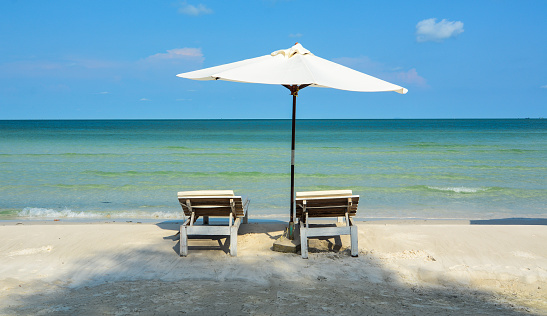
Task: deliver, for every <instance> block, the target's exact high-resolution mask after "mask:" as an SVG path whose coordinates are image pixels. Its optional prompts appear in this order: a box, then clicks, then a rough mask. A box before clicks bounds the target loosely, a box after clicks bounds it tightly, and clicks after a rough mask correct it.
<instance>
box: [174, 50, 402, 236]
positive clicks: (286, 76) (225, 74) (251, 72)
mask: <svg viewBox="0 0 547 316" xmlns="http://www.w3.org/2000/svg"><path fill="white" fill-rule="evenodd" d="M177 76H178V77H181V78H187V79H193V80H225V81H234V82H246V83H263V84H274V85H283V86H285V87H286V88H288V89H289V90H291V94H292V96H293V112H292V146H291V193H290V194H291V197H290V200H291V205H290V221H289V237H290V238H291V239H292V237H293V228H294V155H295V121H296V96H297V95H298V91H299V90H300V89H303V88H305V87H308V86H312V87H321V88H334V89H340V90H348V91H360V92H378V91H395V92H398V93H401V94H405V93H407V92H408V90H407V89H405V88H403V87H400V86H398V85H395V84H392V83H389V82H387V81H384V80H381V79H378V78H375V77H372V76H369V75H367V74H364V73H362V72H358V71H356V70H353V69H351V68H348V67H345V66H342V65H340V64H337V63H334V62H331V61H328V60H326V59H323V58H320V57H317V56H315V55H314V54H312V53H311V52H310V51H309V50H307V49H305V48H304V47H302V45H300V44H298V43H296V44H295V45H294V46H293V47H291V48H289V49H283V50H278V51H275V52H273V53H271V54H269V55H265V56H261V57H256V58H251V59H245V60H242V61H238V62H235V63H230V64H225V65H221V66H216V67H211V68H205V69H201V70H196V71H191V72H186V73H182V74H178V75H177Z"/></svg>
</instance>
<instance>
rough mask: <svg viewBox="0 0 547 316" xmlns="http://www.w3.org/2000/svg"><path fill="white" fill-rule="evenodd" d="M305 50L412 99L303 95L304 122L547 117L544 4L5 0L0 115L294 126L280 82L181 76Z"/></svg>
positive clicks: (323, 92) (314, 91)
mask: <svg viewBox="0 0 547 316" xmlns="http://www.w3.org/2000/svg"><path fill="white" fill-rule="evenodd" d="M295 42H300V43H301V44H302V45H303V46H304V47H305V48H307V49H308V50H310V51H311V52H312V53H314V54H315V55H317V56H320V57H322V58H326V59H329V60H332V61H335V62H338V63H341V64H343V65H345V66H348V67H351V68H354V69H356V70H359V71H362V72H365V73H368V74H370V75H373V76H376V77H379V78H381V79H384V80H387V81H390V82H392V83H395V84H398V85H401V86H403V87H405V88H407V89H408V90H409V92H408V93H407V94H406V95H400V94H397V93H394V92H382V93H360V92H348V91H339V90H334V89H321V88H306V89H305V90H302V91H301V92H300V96H299V98H298V112H297V117H298V118H363V119H368V118H525V117H545V116H547V115H546V112H547V1H544V0H527V1H516V0H515V1H489V0H484V1H343V2H341V1H298V0H294V1H282V0H278V1H274V0H263V1H261V0H254V1H194V0H188V1H112V0H110V1H100V0H95V1H68V0H67V1H60V0H59V1H55V0H52V1H43V0H39V1H38V0H37V1H32V0H28V1H15V0H13V1H10V0H5V1H2V3H1V4H0V43H2V44H1V45H0V119H156V118H166V119H171V118H173V119H201V118H202V119H220V118H224V119H229V118H290V113H291V96H290V94H289V92H288V90H287V89H285V88H283V87H281V86H270V85H259V84H244V83H232V82H221V81H207V82H199V81H192V80H187V79H182V78H178V77H176V74H178V73H181V72H186V71H191V70H196V69H200V68H206V67H211V66H216V65H220V64H224V63H229V62H234V61H238V60H242V59H247V58H252V57H258V56H262V55H266V54H269V53H271V52H272V51H275V50H279V49H286V48H289V47H291V46H292V45H293V44H294V43H295Z"/></svg>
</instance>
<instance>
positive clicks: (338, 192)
mask: <svg viewBox="0 0 547 316" xmlns="http://www.w3.org/2000/svg"><path fill="white" fill-rule="evenodd" d="M349 195H352V191H351V190H329V191H306V192H296V198H297V199H306V198H320V197H338V196H349Z"/></svg>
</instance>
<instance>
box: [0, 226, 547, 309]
mask: <svg viewBox="0 0 547 316" xmlns="http://www.w3.org/2000/svg"><path fill="white" fill-rule="evenodd" d="M0 225H1V226H2V229H0V239H1V240H3V243H1V244H0V284H1V286H0V313H2V314H7V315H15V314H36V313H54V314H60V315H65V314H66V315H69V314H74V313H77V314H84V315H86V314H88V315H92V314H94V313H97V312H98V311H101V313H103V314H121V315H124V314H127V315H129V314H135V313H136V312H138V311H140V312H142V313H144V314H147V313H164V314H165V313H167V314H169V313H172V314H174V313H178V312H179V311H184V312H185V313H188V314H196V315H197V314H200V313H201V314H203V313H207V314H213V315H215V314H222V313H223V312H224V311H226V312H228V313H229V314H241V313H245V314H253V313H255V314H256V313H258V314H279V313H285V314H291V313H293V314H294V313H296V312H300V313H310V312H314V313H319V314H321V313H323V314H324V313H343V314H350V315H358V314H367V313H368V314H371V313H377V312H383V313H387V314H401V315H402V314H408V313H410V314H413V313H414V314H423V315H434V314H439V313H441V314H446V313H449V312H450V313H457V314H464V313H471V314H486V315H489V314H491V315H494V314H495V315H499V314H506V315H519V314H522V313H532V314H538V315H542V314H543V315H547V302H545V299H544V298H545V297H547V249H546V248H545V247H544V241H545V240H546V239H547V226H546V225H545V224H538V225H472V224H470V223H467V224H465V223H464V222H462V221H456V222H454V221H423V220H410V221H409V220H406V221H395V222H394V221H368V222H360V221H359V222H358V223H357V225H358V227H359V257H357V258H352V257H350V256H349V249H348V248H347V247H348V245H349V237H348V236H341V237H340V238H330V239H325V240H319V239H310V241H309V244H310V258H309V259H301V257H300V256H299V255H297V254H285V253H278V252H273V251H272V250H271V247H272V244H273V241H274V240H275V239H276V238H278V237H279V236H280V235H281V233H282V232H283V229H284V228H285V227H286V222H283V221H269V222H256V221H255V222H253V221H251V223H249V224H247V225H242V226H241V228H240V231H239V236H238V257H230V256H229V255H228V254H227V248H226V247H227V246H226V243H225V240H224V239H221V240H192V241H191V243H190V250H189V255H188V257H186V258H181V257H179V256H178V252H177V251H178V248H177V245H178V239H177V236H176V232H177V231H178V227H179V224H177V223H175V222H156V223H141V224H139V223H137V222H112V221H111V222H108V223H105V222H86V223H82V222H68V221H64V222H63V221H59V222H54V221H52V220H51V221H46V222H33V223H26V222H25V223H24V224H20V225H17V224H16V223H10V224H7V223H4V222H0ZM105 291H106V292H107V293H109V294H108V295H107V294H105ZM219 304H220V305H219ZM94 306H97V307H96V308H98V309H94V308H95V307H94ZM223 308H227V309H223Z"/></svg>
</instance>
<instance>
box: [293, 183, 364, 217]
mask: <svg viewBox="0 0 547 316" xmlns="http://www.w3.org/2000/svg"><path fill="white" fill-rule="evenodd" d="M304 202H305V204H306V211H307V212H308V216H309V217H339V216H344V215H345V214H346V212H347V211H349V212H348V215H349V216H350V217H351V216H355V214H357V206H358V204H359V195H353V194H352V191H351V190H332V191H307V192H296V217H298V218H302V216H303V215H304V213H303V212H304Z"/></svg>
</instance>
